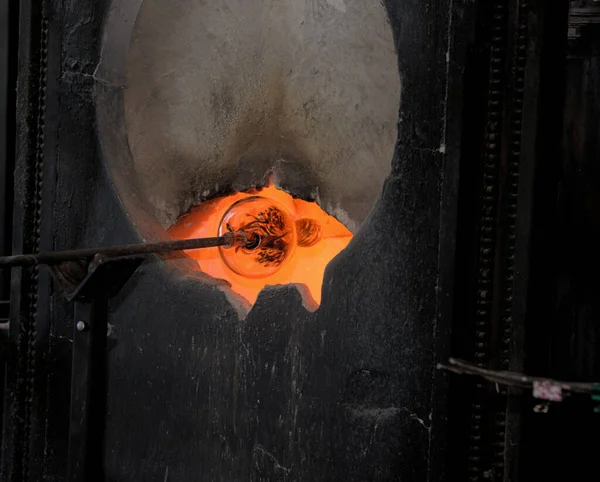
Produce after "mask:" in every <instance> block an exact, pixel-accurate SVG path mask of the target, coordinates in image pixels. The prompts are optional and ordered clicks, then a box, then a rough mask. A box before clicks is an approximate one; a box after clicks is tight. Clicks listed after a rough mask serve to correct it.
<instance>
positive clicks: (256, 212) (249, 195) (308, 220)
mask: <svg viewBox="0 0 600 482" xmlns="http://www.w3.org/2000/svg"><path fill="white" fill-rule="evenodd" d="M169 233H170V234H171V236H172V237H173V238H175V239H191V238H201V237H210V236H215V235H216V234H219V235H221V236H222V235H223V234H226V233H232V234H233V235H234V236H233V239H234V242H233V243H232V244H231V245H229V246H221V247H218V248H208V249H198V250H192V251H186V254H187V255H188V256H189V257H190V258H192V259H194V260H195V261H196V262H197V265H198V270H199V271H201V272H203V273H205V274H208V275H210V276H212V277H213V278H217V279H223V280H225V281H227V282H228V283H229V284H230V286H231V289H232V290H233V291H234V292H235V293H237V294H238V295H240V296H242V297H243V298H244V299H246V300H247V301H248V302H249V303H250V304H251V305H253V304H254V303H255V302H256V299H257V297H258V294H259V293H260V291H261V290H262V289H263V288H264V287H265V286H269V285H271V286H272V285H283V284H295V285H299V286H303V287H306V289H301V290H300V292H301V294H302V297H303V299H304V304H305V306H307V307H308V308H312V309H316V307H317V306H319V304H320V303H321V286H322V284H323V274H324V272H325V267H326V266H327V265H328V264H329V262H330V261H331V260H332V259H333V258H334V257H335V256H336V255H337V254H338V253H339V252H340V251H342V250H343V249H344V248H345V247H346V246H347V245H348V243H349V242H350V240H351V239H352V236H353V235H352V232H351V231H350V230H349V229H348V228H346V226H344V225H343V224H342V223H341V222H340V221H338V220H337V219H336V218H334V217H333V216H331V215H329V214H327V213H326V212H325V211H324V210H323V209H321V207H320V206H319V205H318V204H317V203H315V202H308V201H303V200H302V199H296V198H294V197H293V196H291V195H290V194H288V193H287V192H285V191H282V190H280V189H278V188H277V187H276V186H274V185H273V184H272V183H269V185H267V186H266V187H263V188H258V189H251V190H249V191H246V192H237V193H234V194H230V195H227V196H222V197H218V198H215V199H212V200H210V201H206V202H204V203H202V204H200V205H198V206H196V207H195V208H193V209H192V210H191V211H190V212H189V213H188V214H185V215H184V216H181V217H180V218H179V219H178V220H177V222H176V223H175V224H174V225H173V226H172V227H171V228H170V229H169Z"/></svg>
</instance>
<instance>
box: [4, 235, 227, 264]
mask: <svg viewBox="0 0 600 482" xmlns="http://www.w3.org/2000/svg"><path fill="white" fill-rule="evenodd" d="M234 239H235V236H234V235H233V233H226V234H225V235H223V236H219V237H215V238H195V239H182V240H176V241H163V242H159V243H141V244H126V245H121V246H109V247H105V248H85V249H73V250H69V251H56V252H49V253H39V254H18V255H15V256H5V257H0V268H10V267H14V266H35V265H38V264H47V265H55V264H60V263H64V262H65V261H78V260H83V259H89V258H93V257H94V256H97V255H101V256H104V257H107V258H118V257H123V256H136V255H143V254H161V253H171V252H175V251H185V250H191V249H201V248H213V247H216V246H232V245H233V243H234Z"/></svg>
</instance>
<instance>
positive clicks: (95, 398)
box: [53, 257, 143, 482]
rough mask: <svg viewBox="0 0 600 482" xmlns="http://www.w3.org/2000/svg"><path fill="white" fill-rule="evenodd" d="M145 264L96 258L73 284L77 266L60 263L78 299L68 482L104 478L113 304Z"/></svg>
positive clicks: (58, 274) (69, 291)
mask: <svg viewBox="0 0 600 482" xmlns="http://www.w3.org/2000/svg"><path fill="white" fill-rule="evenodd" d="M142 261H143V260H142V259H141V258H139V257H134V258H123V257H120V258H112V259H111V258H98V257H96V258H94V260H93V261H92V263H91V264H90V265H89V268H88V270H87V274H86V275H85V276H84V277H83V279H82V280H81V281H80V283H79V284H78V285H74V281H75V279H76V278H75V277H76V275H77V273H78V271H77V269H74V267H73V266H70V265H67V266H64V265H57V266H56V269H53V273H54V275H55V278H56V279H57V280H58V281H59V282H60V283H61V284H62V285H63V288H66V290H65V296H66V298H67V299H68V300H69V301H74V302H75V306H74V323H73V325H74V326H73V364H72V371H71V415H70V423H69V461H68V480H69V482H91V481H94V480H98V481H102V480H104V476H103V470H102V454H103V448H104V447H103V445H104V425H105V423H104V422H105V416H106V336H107V323H108V316H107V315H108V301H109V299H110V297H111V296H113V295H114V294H115V293H117V292H118V291H119V290H120V289H121V288H122V287H123V285H124V284H125V283H126V282H127V281H128V280H129V278H131V276H132V275H133V273H134V272H135V271H136V270H137V268H138V267H139V266H140V264H141V262H142Z"/></svg>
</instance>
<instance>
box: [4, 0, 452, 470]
mask: <svg viewBox="0 0 600 482" xmlns="http://www.w3.org/2000/svg"><path fill="white" fill-rule="evenodd" d="M175 3H177V2H174V4H175ZM311 3H312V4H317V5H318V4H320V3H321V2H311ZM329 3H340V2H329ZM342 3H343V2H342ZM453 3H454V2H452V1H451V0H441V1H436V2H423V1H420V0H397V1H392V0H389V1H388V2H386V4H385V7H386V9H387V13H388V15H389V23H390V26H391V29H392V31H393V38H394V42H395V45H396V50H397V56H398V66H399V72H400V78H401V81H402V106H401V109H400V115H399V117H398V142H397V143H396V147H395V150H394V152H393V156H392V158H390V159H389V162H390V163H391V166H390V168H389V175H387V178H386V179H385V182H384V183H383V188H382V190H381V192H380V193H379V192H378V193H377V194H378V195H379V194H380V198H379V200H378V201H377V202H376V204H375V207H374V210H373V211H372V212H371V214H370V215H369V216H368V217H367V218H366V220H365V221H364V223H363V224H362V226H361V228H360V229H359V230H358V232H357V234H356V236H355V238H354V240H353V241H352V243H351V245H350V246H349V247H348V249H346V250H345V251H344V252H343V253H341V254H340V256H338V257H337V258H336V259H335V260H334V261H333V262H332V263H331V265H330V266H329V268H328V270H327V273H326V276H325V280H324V285H323V290H324V296H323V303H322V305H321V307H320V308H319V309H318V310H317V311H316V312H314V313H310V312H308V311H306V310H305V308H304V307H303V306H302V303H301V299H300V296H299V294H298V292H297V290H296V289H295V288H293V287H283V288H281V287H279V288H271V289H268V290H265V291H264V292H263V293H262V295H261V296H260V298H259V300H258V302H257V304H256V305H255V307H254V308H253V309H252V311H251V312H250V313H249V314H248V315H247V317H246V318H245V319H240V318H239V316H238V313H237V312H236V310H235V309H234V307H232V306H231V305H230V303H229V302H228V301H227V299H226V297H225V295H224V294H223V293H222V292H221V291H219V290H218V289H216V287H215V286H214V285H213V284H211V283H208V282H206V280H203V279H199V278H186V277H182V276H181V274H180V271H179V270H177V266H178V264H182V265H185V263H186V262H185V260H179V261H177V260H175V261H172V262H170V263H169V264H165V263H164V262H162V261H161V260H159V259H158V258H156V259H151V260H149V261H148V262H146V263H145V264H144V265H143V266H142V267H141V268H140V269H139V270H138V272H137V273H136V274H135V276H134V277H133V278H132V279H131V280H130V282H129V283H128V284H127V285H126V286H125V287H124V288H123V290H121V292H120V293H119V294H118V295H117V296H116V297H115V298H114V299H113V300H112V302H111V305H110V314H109V316H110V318H109V323H110V329H109V335H108V336H109V353H108V375H107V413H106V420H105V424H106V431H105V440H104V447H105V449H104V453H103V454H99V455H101V456H102V463H103V466H104V469H103V470H104V476H105V478H106V480H109V481H125V480H144V481H146V480H147V481H150V480H157V481H168V480H169V481H170V480H177V481H181V482H183V481H198V480H206V481H226V482H231V481H248V480H256V481H258V480H265V481H270V480H297V481H309V480H310V481H318V480H323V481H333V480H340V481H364V480H376V481H391V480H403V481H421V480H425V479H426V478H427V477H428V475H430V476H432V477H435V475H436V471H437V470H440V468H441V467H440V465H437V466H436V465H431V464H430V463H429V459H430V455H431V454H435V453H436V452H437V451H438V450H439V449H440V447H441V444H442V440H441V439H440V438H439V436H440V434H441V427H442V420H443V416H442V414H441V412H440V411H438V408H439V406H440V404H441V403H443V400H442V398H441V397H439V396H438V391H443V387H444V383H445V382H444V380H443V377H441V375H439V374H438V373H436V372H435V370H434V361H435V360H437V359H439V358H441V357H445V356H446V355H447V353H446V352H445V349H446V346H445V345H444V342H443V341H441V340H444V339H446V337H445V336H444V335H446V330H447V323H448V315H449V313H450V311H451V306H449V304H448V303H449V301H448V300H450V299H451V297H450V285H451V282H450V280H451V279H452V269H453V266H452V259H453V257H452V253H453V244H452V239H453V229H454V210H453V206H454V194H455V187H456V185H455V184H456V167H457V165H458V148H459V144H458V137H459V136H458V133H459V132H460V118H461V116H460V112H459V106H460V105H461V92H460V88H459V86H460V82H459V81H458V80H457V79H459V78H460V69H461V67H460V66H461V65H462V60H461V56H462V55H463V53H462V47H463V45H462V43H461V41H462V40H461V39H460V36H457V34H456V32H458V30H456V29H452V28H450V23H451V18H453V17H454V18H455V19H456V18H460V17H461V16H462V15H463V13H464V12H463V7H462V3H461V4H460V5H454V7H453ZM139 7H140V2H139V1H131V2H121V1H114V2H112V3H111V2H108V1H91V0H90V1H66V2H65V1H48V2H46V3H44V5H43V8H42V9H41V10H39V9H37V8H34V9H30V8H29V7H28V6H25V8H24V9H23V10H22V12H21V14H22V18H23V21H24V22H25V24H24V26H25V27H27V26H30V27H31V31H32V32H34V33H33V34H31V35H30V36H27V35H25V34H24V39H23V41H24V43H23V44H22V47H21V49H22V59H23V63H24V65H23V66H22V68H23V70H24V72H25V74H24V75H25V77H24V79H26V78H27V69H28V68H29V69H32V72H30V73H31V75H34V74H36V75H37V72H38V70H36V71H35V72H33V70H34V67H35V68H37V67H39V68H40V69H41V70H40V71H39V72H41V73H42V74H43V77H42V78H45V85H44V86H43V89H41V90H40V91H41V92H43V96H42V98H41V100H42V101H43V107H42V112H43V113H45V114H44V115H41V116H40V117H39V119H38V122H37V124H36V122H35V121H34V119H35V118H36V117H35V116H34V117H33V118H32V119H31V118H30V119H26V120H27V121H28V122H30V123H31V124H32V125H34V126H37V127H36V128H37V129H38V130H37V131H35V129H34V131H32V132H30V133H28V134H27V135H25V136H24V138H23V141H22V145H21V146H20V157H19V163H20V164H19V166H18V169H17V173H16V176H17V180H19V179H29V177H28V176H31V173H32V171H33V173H34V174H35V176H34V178H33V179H34V180H35V182H30V183H29V184H27V183H26V184H25V187H24V188H23V191H22V197H21V198H20V201H19V203H20V204H19V206H17V211H16V212H17V215H19V216H21V218H22V219H25V220H26V222H25V223H24V224H23V231H24V234H23V239H25V240H26V242H25V244H24V245H23V246H21V247H17V248H18V249H22V250H24V251H28V250H31V249H35V248H36V246H34V245H32V244H31V243H32V242H33V243H34V244H35V243H38V242H39V246H40V247H41V249H44V250H50V249H63V248H70V247H84V246H93V245H109V244H116V243H124V242H132V241H139V240H141V239H143V238H146V239H147V238H151V237H154V238H158V237H160V236H161V235H163V234H161V233H162V227H160V225H159V223H157V222H156V217H155V216H154V215H153V214H151V213H148V210H147V209H146V207H147V206H145V205H144V203H145V201H144V199H143V198H142V197H138V198H137V200H136V198H135V197H134V196H132V198H131V199H124V198H122V199H121V200H119V199H118V197H117V194H116V193H117V191H116V188H115V186H114V185H113V181H114V179H115V174H114V172H111V174H110V175H109V173H108V171H107V168H106V166H107V164H111V163H112V164H113V165H115V164H118V161H119V160H120V159H122V158H123V156H124V152H127V150H126V149H127V145H128V132H127V130H126V126H125V122H124V118H125V116H124V110H123V109H124V103H123V97H124V93H125V92H126V90H127V86H126V84H125V80H126V78H125V77H124V74H125V64H124V63H123V62H124V58H123V57H119V55H117V54H114V55H113V54H112V53H111V52H117V51H119V48H120V49H121V50H120V51H121V53H122V52H124V48H125V46H127V45H128V43H129V38H130V35H131V31H132V27H133V22H134V21H135V18H136V14H137V11H138V9H139ZM453 8H454V10H453ZM24 31H26V30H24ZM106 32H110V35H108V34H107V33H106ZM347 41H348V42H351V41H352V39H351V37H349V38H348V39H347ZM40 45H41V50H40ZM40 52H41V56H40ZM45 54H47V57H46V56H45ZM28 56H29V57H28ZM456 58H458V60H455V59H456ZM27 60H29V62H30V63H29V64H28V63H27ZM34 87H39V86H37V85H33V86H32V85H29V87H27V88H23V89H22V91H21V92H20V98H19V100H20V102H22V103H27V102H33V101H34V99H36V98H37V95H38V89H37V88H34ZM396 93H397V92H396ZM449 98H452V99H454V100H453V102H455V103H454V104H449V103H448V102H447V101H448V99H449ZM394 102H395V101H394ZM40 119H41V120H40ZM333 121H335V122H339V123H343V122H344V119H343V118H340V119H333ZM23 124H25V120H23ZM36 132H37V133H39V135H36ZM40 136H41V140H40ZM107 139H109V140H108V141H107ZM100 140H102V142H100ZM36 152H39V153H41V154H43V156H42V157H39V156H37V155H36V154H35V153H36ZM122 166H123V171H122V172H121V174H120V175H121V176H122V177H121V178H124V177H126V176H127V173H128V172H129V171H128V169H129V167H128V165H127V163H126V162H123V163H122ZM350 174H352V173H349V175H350ZM117 188H118V186H117ZM131 190H132V192H133V193H134V194H135V192H136V191H135V190H136V186H135V181H134V180H132V181H131ZM119 194H120V195H121V196H122V197H123V196H125V195H124V193H123V192H120V193H119ZM124 206H126V207H127V210H125V209H124ZM31 220H33V223H32V222H31ZM38 233H39V237H37V236H38ZM31 239H32V240H33V241H31V242H30V241H29V240H31ZM28 243H29V244H28ZM444 260H448V261H447V262H445V261H444ZM19 276H21V275H18V276H17V278H16V279H17V280H18V279H20V278H19ZM22 279H23V280H24V281H25V282H27V283H30V284H31V285H34V284H36V283H39V293H38V294H37V295H36V296H35V297H34V299H32V298H23V299H19V300H17V302H16V305H17V308H15V309H19V310H21V312H23V313H25V314H27V313H35V314H37V319H35V325H33V324H32V323H33V321H32V320H33V317H31V318H27V316H30V315H23V316H25V318H24V321H23V324H22V333H21V334H20V335H19V336H21V338H20V340H22V341H23V343H25V345H23V346H24V347H26V343H27V340H34V344H35V346H36V348H37V349H36V351H35V353H34V354H33V355H32V356H33V357H34V359H35V363H36V366H37V367H38V370H37V371H36V372H35V375H34V377H33V382H32V383H33V384H34V385H35V387H36V388H35V393H36V396H35V397H33V398H32V399H29V398H27V397H25V398H24V399H23V401H22V402H19V403H17V404H16V408H15V410H18V411H19V410H20V411H21V413H22V414H23V416H25V417H28V420H29V421H30V422H31V423H30V426H31V427H32V428H31V429H28V430H26V431H17V432H15V433H14V434H13V435H12V438H11V439H9V440H8V441H6V442H5V443H6V444H7V447H9V448H10V450H9V451H7V453H14V452H15V451H19V450H27V451H29V453H30V454H32V455H31V457H32V460H34V461H35V463H31V464H29V465H28V466H19V467H17V466H13V467H12V469H13V470H17V469H18V470H20V471H23V472H24V473H27V474H28V476H29V480H44V479H43V474H44V475H45V476H46V480H63V478H64V476H65V471H66V465H65V460H66V457H67V447H66V443H65V441H66V437H67V433H68V412H67V410H66V409H65V407H66V406H67V404H68V396H69V380H68V377H66V376H65V373H68V371H69V363H70V349H71V345H70V338H71V336H72V330H73V321H74V320H73V313H72V306H71V305H69V304H68V303H66V302H65V301H64V300H63V298H62V297H61V296H60V293H59V290H58V288H57V287H56V286H55V285H54V284H53V283H52V281H51V277H50V274H49V272H48V271H47V270H46V269H45V268H40V269H39V271H35V272H32V273H30V274H27V273H26V274H23V278H22ZM32 316H33V315H32ZM33 326H35V330H34V328H33ZM15 383H17V385H18V383H20V382H18V381H15ZM100 383H101V382H100ZM20 389H21V390H22V391H23V393H28V390H32V387H31V386H22V387H21V388H20ZM11 451H12V452H11ZM10 460H15V461H16V460H17V458H15V457H13V459H10V456H8V458H7V461H6V463H5V470H7V471H9V470H10V469H11V463H12V462H11V461H10ZM15 463H17V462H15ZM102 475H103V474H100V473H98V477H100V478H101V477H102Z"/></svg>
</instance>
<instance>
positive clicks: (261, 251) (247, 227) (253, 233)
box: [219, 196, 297, 278]
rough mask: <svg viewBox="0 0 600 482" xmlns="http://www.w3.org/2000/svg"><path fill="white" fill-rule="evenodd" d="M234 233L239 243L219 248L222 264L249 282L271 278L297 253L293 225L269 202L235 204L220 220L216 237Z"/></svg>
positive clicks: (255, 199) (256, 200) (260, 199)
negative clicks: (246, 278)
mask: <svg viewBox="0 0 600 482" xmlns="http://www.w3.org/2000/svg"><path fill="white" fill-rule="evenodd" d="M227 232H229V233H237V234H239V236H236V239H238V240H240V241H241V242H239V243H236V244H235V245H234V246H233V247H225V246H220V247H219V251H220V252H221V257H222V258H223V261H225V264H226V265H227V266H229V268H230V269H231V270H232V271H235V272H236V273H237V274H240V275H242V276H246V277H248V278H264V277H266V276H270V275H272V274H274V273H276V272H277V271H279V269H280V268H281V266H282V265H283V264H284V263H285V262H286V261H289V259H290V257H291V256H292V254H293V253H294V251H295V249H296V240H297V235H296V223H295V222H294V220H293V219H292V217H291V216H290V214H289V213H288V212H287V211H286V210H285V209H284V208H283V207H282V206H280V205H279V204H278V203H276V202H275V201H273V200H272V199H267V198H264V197H260V196H252V197H249V198H246V199H242V200H241V201H238V202H236V203H235V204H234V205H233V206H231V208H229V210H228V211H227V212H226V213H225V216H223V220H222V221H221V224H220V226H219V236H223V235H224V234H225V233H227Z"/></svg>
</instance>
